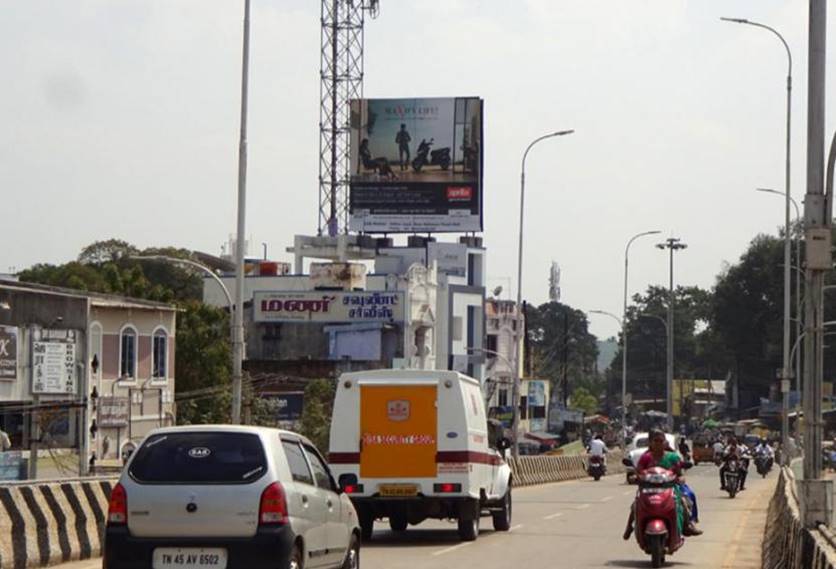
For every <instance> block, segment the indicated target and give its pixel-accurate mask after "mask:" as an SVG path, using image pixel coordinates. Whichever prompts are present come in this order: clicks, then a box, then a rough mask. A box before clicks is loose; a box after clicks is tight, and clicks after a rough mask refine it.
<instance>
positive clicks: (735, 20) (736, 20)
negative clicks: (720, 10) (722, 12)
mask: <svg viewBox="0 0 836 569" xmlns="http://www.w3.org/2000/svg"><path fill="white" fill-rule="evenodd" d="M720 19H721V20H723V21H724V22H731V23H733V24H748V23H749V20H747V19H746V18H720Z"/></svg>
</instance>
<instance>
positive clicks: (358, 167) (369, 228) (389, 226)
mask: <svg viewBox="0 0 836 569" xmlns="http://www.w3.org/2000/svg"><path fill="white" fill-rule="evenodd" d="M482 112H483V101H482V99H480V98H478V97H448V98H408V99H355V100H353V101H351V144H350V154H351V175H350V188H349V228H350V229H351V230H352V231H360V232H365V233H412V232H430V233H445V232H446V233H451V232H452V233H460V232H467V231H481V230H482V153H483V150H482V149H483V141H482V131H483V128H482Z"/></svg>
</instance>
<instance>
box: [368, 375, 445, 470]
mask: <svg viewBox="0 0 836 569" xmlns="http://www.w3.org/2000/svg"><path fill="white" fill-rule="evenodd" d="M437 391H438V390H437V386H436V385H435V384H432V385H398V386H393V385H362V384H361V386H360V437H361V438H360V476H361V477H362V478H431V477H435V476H436V472H437V466H436V450H437V444H438V437H437V430H438V417H437V415H438V412H437V409H436V399H437Z"/></svg>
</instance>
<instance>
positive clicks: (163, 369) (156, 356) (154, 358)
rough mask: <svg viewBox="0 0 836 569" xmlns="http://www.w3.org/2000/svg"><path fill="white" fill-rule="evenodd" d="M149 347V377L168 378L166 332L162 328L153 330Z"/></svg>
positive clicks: (162, 379) (156, 378)
mask: <svg viewBox="0 0 836 569" xmlns="http://www.w3.org/2000/svg"><path fill="white" fill-rule="evenodd" d="M151 348H152V349H151V377H152V379H155V380H159V381H165V380H166V379H167V378H168V333H167V332H166V331H165V329H164V328H157V329H156V330H154V335H153V336H152V345H151Z"/></svg>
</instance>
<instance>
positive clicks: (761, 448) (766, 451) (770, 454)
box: [755, 439, 775, 458]
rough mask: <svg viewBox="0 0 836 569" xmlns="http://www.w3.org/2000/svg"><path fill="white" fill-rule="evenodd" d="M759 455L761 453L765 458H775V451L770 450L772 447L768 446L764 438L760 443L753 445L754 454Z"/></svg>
mask: <svg viewBox="0 0 836 569" xmlns="http://www.w3.org/2000/svg"><path fill="white" fill-rule="evenodd" d="M759 455H763V456H765V457H767V458H775V451H774V450H772V447H771V446H769V443H767V442H766V439H761V442H760V444H759V445H758V446H756V447H755V456H759Z"/></svg>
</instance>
